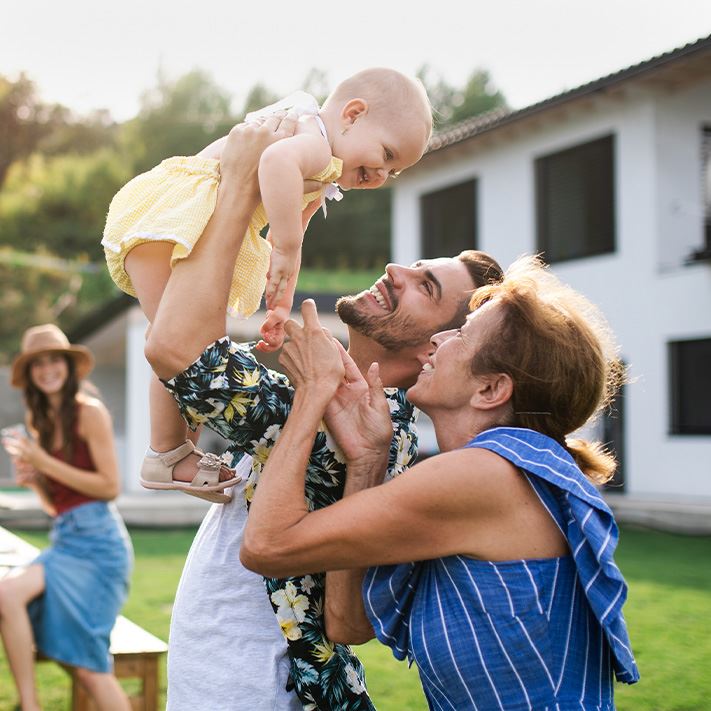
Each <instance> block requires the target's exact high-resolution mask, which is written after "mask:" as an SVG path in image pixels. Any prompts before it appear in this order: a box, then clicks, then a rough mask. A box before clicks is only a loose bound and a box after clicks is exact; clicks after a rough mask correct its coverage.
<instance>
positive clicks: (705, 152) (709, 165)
mask: <svg viewBox="0 0 711 711" xmlns="http://www.w3.org/2000/svg"><path fill="white" fill-rule="evenodd" d="M701 166H702V170H703V173H702V181H703V182H702V187H703V191H704V193H703V194H704V237H705V243H704V247H703V248H702V250H701V253H702V254H705V255H706V256H707V257H709V256H711V126H704V128H703V132H702V134H701ZM699 256H701V255H699Z"/></svg>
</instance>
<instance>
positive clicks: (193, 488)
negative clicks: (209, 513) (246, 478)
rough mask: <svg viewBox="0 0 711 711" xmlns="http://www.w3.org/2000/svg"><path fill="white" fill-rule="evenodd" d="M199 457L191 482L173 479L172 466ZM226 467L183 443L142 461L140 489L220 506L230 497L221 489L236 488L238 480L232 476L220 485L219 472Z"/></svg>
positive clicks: (216, 458)
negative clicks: (167, 491)
mask: <svg viewBox="0 0 711 711" xmlns="http://www.w3.org/2000/svg"><path fill="white" fill-rule="evenodd" d="M193 453H194V454H197V455H199V456H200V460H199V461H198V470H197V473H196V474H195V476H194V477H193V480H192V481H176V480H175V479H173V469H174V468H175V465H176V464H177V463H178V462H180V461H182V460H183V459H185V458H186V457H189V456H190V455H191V454H193ZM222 467H226V468H229V467H227V466H226V464H225V463H224V462H223V461H222V459H220V457H218V456H217V455H216V454H212V453H211V452H208V453H205V452H202V451H200V450H199V449H197V448H196V447H195V445H194V444H193V443H192V442H191V441H190V440H189V439H186V440H185V442H183V443H182V444H181V445H179V446H177V447H176V448H175V449H171V450H169V451H167V452H159V453H157V455H156V456H155V457H146V458H145V459H144V460H143V464H142V466H141V485H142V486H144V487H145V488H146V489H175V490H177V491H182V492H184V493H186V494H190V495H191V496H197V497H198V498H199V499H206V500H207V501H212V502H213V503H218V504H224V503H227V502H228V501H231V500H232V497H231V496H229V495H227V494H225V493H223V489H226V488H227V487H230V486H234V485H235V484H239V482H240V481H242V477H241V476H239V474H236V473H235V472H233V474H234V476H233V477H232V479H227V480H225V481H220V470H221V469H222Z"/></svg>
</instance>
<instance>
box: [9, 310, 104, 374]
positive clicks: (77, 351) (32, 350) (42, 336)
mask: <svg viewBox="0 0 711 711" xmlns="http://www.w3.org/2000/svg"><path fill="white" fill-rule="evenodd" d="M45 353H66V354H67V355H68V356H69V357H70V358H72V359H73V360H74V364H75V366H76V372H77V377H78V378H79V379H81V378H83V377H85V376H86V375H88V374H89V373H90V372H91V369H92V368H93V367H94V356H93V355H91V351H90V350H89V349H88V348H85V347H84V346H75V345H72V344H71V343H69V339H68V338H67V337H66V336H65V335H64V332H63V331H62V330H61V329H60V328H58V327H57V326H55V325H54V324H53V323H45V324H42V325H41V326H33V327H32V328H28V329H27V330H26V331H25V332H24V334H23V335H22V344H21V345H20V354H19V355H18V356H17V358H15V360H14V361H12V374H11V378H10V382H11V383H12V385H13V386H14V387H16V388H22V387H24V386H25V382H26V375H27V364H28V363H29V362H30V361H31V360H32V359H33V358H36V357H37V356H40V355H44V354H45Z"/></svg>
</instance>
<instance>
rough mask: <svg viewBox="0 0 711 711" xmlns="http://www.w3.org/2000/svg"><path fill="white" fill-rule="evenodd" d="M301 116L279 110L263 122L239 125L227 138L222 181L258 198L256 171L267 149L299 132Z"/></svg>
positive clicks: (221, 173)
mask: <svg viewBox="0 0 711 711" xmlns="http://www.w3.org/2000/svg"><path fill="white" fill-rule="evenodd" d="M297 122H298V116H297V115H296V114H295V113H285V112H279V113H276V114H274V115H273V116H268V117H267V118H266V119H265V120H264V122H263V123H262V124H261V125H257V124H254V123H240V124H237V125H236V126H235V127H234V128H233V129H232V130H231V131H230V134H229V136H228V138H227V143H226V144H225V146H224V148H223V151H222V155H221V156H220V175H221V182H223V181H227V182H229V183H230V184H231V185H234V186H235V188H236V189H239V190H241V191H242V192H243V194H244V195H245V196H249V197H251V198H252V199H256V200H257V201H258V200H259V181H258V179H257V170H258V168H259V160H260V158H261V157H262V153H263V152H264V149H265V148H267V147H268V146H270V145H271V144H272V143H276V142H277V141H280V140H281V139H282V138H289V137H290V136H293V135H294V132H295V131H296V124H297Z"/></svg>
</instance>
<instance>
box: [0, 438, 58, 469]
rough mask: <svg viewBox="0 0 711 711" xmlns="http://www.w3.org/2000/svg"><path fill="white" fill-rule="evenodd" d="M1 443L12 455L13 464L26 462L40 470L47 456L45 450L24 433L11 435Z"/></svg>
mask: <svg viewBox="0 0 711 711" xmlns="http://www.w3.org/2000/svg"><path fill="white" fill-rule="evenodd" d="M3 445H4V447H5V449H6V450H7V452H8V454H9V455H10V456H11V457H12V459H13V462H14V463H15V465H18V464H27V465H29V466H31V467H34V468H35V469H37V470H39V471H42V470H43V467H44V464H45V462H46V461H47V457H48V456H49V455H48V454H47V452H45V451H44V449H42V447H40V446H39V444H37V442H35V441H34V440H33V439H30V438H29V437H25V436H24V435H12V436H11V437H5V438H4V439H3Z"/></svg>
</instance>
